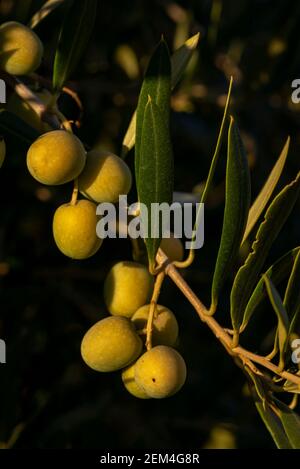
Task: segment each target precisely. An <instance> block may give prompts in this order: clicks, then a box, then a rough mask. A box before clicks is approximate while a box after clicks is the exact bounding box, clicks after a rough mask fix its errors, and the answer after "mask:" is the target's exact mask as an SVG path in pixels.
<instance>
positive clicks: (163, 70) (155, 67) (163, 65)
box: [134, 39, 171, 190]
mask: <svg viewBox="0 0 300 469" xmlns="http://www.w3.org/2000/svg"><path fill="white" fill-rule="evenodd" d="M170 95H171V64H170V56H169V50H168V47H167V44H166V42H165V41H164V39H162V40H161V41H160V43H159V44H158V46H157V48H156V49H155V51H154V53H153V55H152V57H151V60H150V62H149V65H148V68H147V71H146V75H145V78H144V81H143V85H142V88H141V91H140V95H139V101H138V107H137V115H136V142H135V158H134V164H135V177H136V185H137V189H138V190H139V185H140V182H139V180H140V175H139V173H140V158H141V141H142V132H143V133H145V129H144V118H145V108H146V105H147V103H148V104H149V101H148V100H149V96H151V100H152V101H153V103H154V104H155V105H156V106H157V108H158V109H159V111H160V116H161V120H162V121H163V123H164V132H168V133H169V120H170ZM152 108H153V106H152V105H151V103H150V104H149V109H152ZM154 112H155V111H154ZM148 114H149V116H150V115H152V113H150V112H148ZM147 140H148V141H149V140H150V139H149V138H148V137H147ZM149 158H151V155H150V154H149ZM144 164H145V162H144Z"/></svg>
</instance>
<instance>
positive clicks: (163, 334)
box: [131, 305, 178, 347]
mask: <svg viewBox="0 0 300 469" xmlns="http://www.w3.org/2000/svg"><path fill="white" fill-rule="evenodd" d="M149 311H150V305H144V306H141V307H140V308H139V309H138V310H137V311H136V312H135V313H134V315H133V316H132V318H131V320H132V322H133V324H134V325H135V328H136V330H142V329H145V328H146V326H147V321H148V316H149ZM156 314H157V316H156V317H155V316H154V320H153V330H152V343H153V345H169V346H170V347H173V346H174V345H175V344H176V342H177V338H178V323H177V321H176V318H175V316H174V314H173V313H172V311H171V310H170V309H168V308H166V307H165V306H162V305H156Z"/></svg>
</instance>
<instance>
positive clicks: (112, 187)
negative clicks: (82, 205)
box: [78, 150, 132, 203]
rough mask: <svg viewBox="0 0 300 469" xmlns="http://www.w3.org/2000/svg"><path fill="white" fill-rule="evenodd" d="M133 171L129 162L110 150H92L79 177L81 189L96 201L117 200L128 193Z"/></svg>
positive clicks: (85, 194) (112, 201)
mask: <svg viewBox="0 0 300 469" xmlns="http://www.w3.org/2000/svg"><path fill="white" fill-rule="evenodd" d="M131 179H132V178H131V172H130V169H129V168H128V166H127V164H126V163H125V162H124V161H123V160H122V159H121V158H119V156H117V155H114V154H113V153H110V152H108V151H101V150H92V151H90V152H89V153H88V154H87V159H86V165H85V168H84V170H83V171H82V173H81V174H80V177H79V179H78V184H79V190H80V192H81V193H82V194H83V195H84V196H85V197H88V198H89V199H91V200H94V201H95V202H99V203H100V202H111V203H114V202H117V201H118V199H119V195H126V194H128V192H129V190H130V187H131V182H132V181H131Z"/></svg>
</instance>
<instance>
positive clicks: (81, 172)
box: [27, 130, 131, 259]
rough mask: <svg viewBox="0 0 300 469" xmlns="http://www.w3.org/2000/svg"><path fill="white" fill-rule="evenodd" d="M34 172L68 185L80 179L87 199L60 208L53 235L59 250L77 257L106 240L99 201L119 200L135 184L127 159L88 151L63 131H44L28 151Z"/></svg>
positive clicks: (83, 256)
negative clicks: (99, 228)
mask: <svg viewBox="0 0 300 469" xmlns="http://www.w3.org/2000/svg"><path fill="white" fill-rule="evenodd" d="M27 167H28V170H29V172H30V174H31V175H32V176H33V177H34V178H35V179H36V180H37V181H39V182H41V183H42V184H47V185H59V184H65V183H67V182H69V181H72V180H74V179H76V178H78V187H79V191H80V192H81V193H82V194H83V195H84V196H85V197H87V199H81V200H76V201H75V202H74V203H72V202H70V203H66V204H63V205H61V206H60V207H58V209H57V210H56V212H55V214H54V218H53V236H54V240H55V242H56V244H57V246H58V248H59V249H60V251H61V252H62V253H63V254H65V255H66V256H68V257H71V258H73V259H86V258H88V257H90V256H92V255H94V254H95V253H96V252H97V251H98V249H99V248H100V246H101V244H102V240H101V239H100V238H98V236H97V233H96V225H97V222H98V219H99V217H98V216H97V215H96V203H97V202H98V203H99V202H112V203H114V202H116V201H117V200H118V197H119V194H127V193H128V192H129V190H130V187H131V173H130V170H129V168H128V166H127V165H126V163H125V162H124V161H123V160H122V159H121V158H119V157H118V156H117V155H114V154H113V153H110V152H107V151H100V150H92V151H90V152H88V153H87V154H86V152H85V149H84V146H83V144H82V143H81V141H80V140H79V139H78V138H77V137H76V136H75V135H73V134H72V133H70V132H67V131H65V130H52V131H50V132H46V133H45V134H43V135H41V136H40V137H39V138H38V139H37V140H36V141H35V142H33V144H32V145H31V146H30V148H29V150H28V153H27Z"/></svg>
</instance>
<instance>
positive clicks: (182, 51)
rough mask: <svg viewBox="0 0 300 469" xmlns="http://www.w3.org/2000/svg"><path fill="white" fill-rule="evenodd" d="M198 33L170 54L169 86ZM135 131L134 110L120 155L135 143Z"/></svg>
mask: <svg viewBox="0 0 300 469" xmlns="http://www.w3.org/2000/svg"><path fill="white" fill-rule="evenodd" d="M199 37H200V34H199V33H197V34H195V35H194V36H192V37H190V38H189V39H187V41H186V42H185V43H184V44H183V45H182V46H181V47H179V49H177V50H176V51H175V52H174V53H173V55H172V56H171V88H172V89H173V88H175V86H176V85H177V83H178V82H179V80H180V79H181V77H182V75H183V74H184V71H185V69H186V67H187V65H188V63H189V61H190V59H191V57H192V54H193V52H194V50H195V48H196V47H197V45H198V41H199ZM135 132H136V111H135V112H134V113H133V116H132V118H131V120H130V123H129V126H128V129H127V131H126V133H125V136H124V138H123V144H122V146H123V148H122V156H123V158H124V157H125V156H126V154H127V153H128V152H129V151H130V150H131V149H132V148H133V147H134V144H135Z"/></svg>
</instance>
